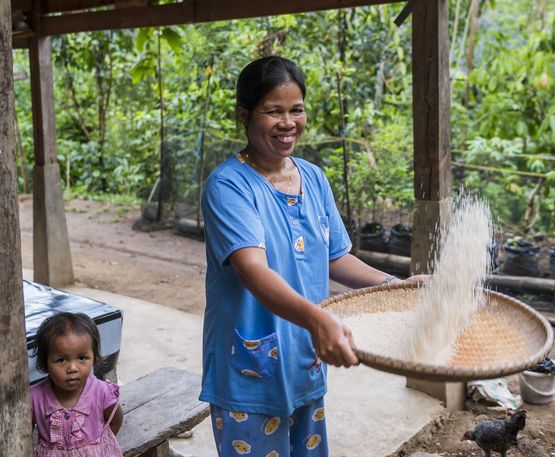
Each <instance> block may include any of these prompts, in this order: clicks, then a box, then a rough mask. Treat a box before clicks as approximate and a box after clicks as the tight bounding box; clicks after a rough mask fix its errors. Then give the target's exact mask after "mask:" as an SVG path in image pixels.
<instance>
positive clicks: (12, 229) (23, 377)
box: [0, 1, 33, 457]
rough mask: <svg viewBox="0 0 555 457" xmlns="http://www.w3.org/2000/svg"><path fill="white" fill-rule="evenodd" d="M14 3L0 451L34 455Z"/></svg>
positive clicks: (0, 304) (0, 44)
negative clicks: (19, 184) (17, 132)
mask: <svg viewBox="0 0 555 457" xmlns="http://www.w3.org/2000/svg"><path fill="white" fill-rule="evenodd" d="M11 32H12V21H11V14H10V5H9V3H8V2H4V1H0V37H1V39H0V68H2V69H3V72H2V73H3V74H2V77H1V78H0V215H1V218H0V257H1V259H2V261H1V262H0V297H2V298H1V300H0V335H2V336H1V341H2V343H1V344H0V454H1V455H3V456H4V455H5V456H22V457H30V456H31V455H32V453H33V449H32V443H31V427H30V424H31V411H30V408H29V404H28V395H29V392H28V376H29V373H28V368H27V348H26V344H25V313H24V307H23V290H22V287H21V281H22V278H21V239H20V234H19V204H18V199H17V169H16V164H15V126H14V117H13V113H14V105H13V103H14V98H13V76H12V71H11V69H12V47H11V40H10V39H9V37H10V36H11Z"/></svg>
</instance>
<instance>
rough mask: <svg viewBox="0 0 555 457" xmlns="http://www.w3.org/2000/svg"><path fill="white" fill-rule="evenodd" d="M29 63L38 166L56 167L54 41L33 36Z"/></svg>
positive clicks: (30, 44)
mask: <svg viewBox="0 0 555 457" xmlns="http://www.w3.org/2000/svg"><path fill="white" fill-rule="evenodd" d="M29 60H30V70H31V98H32V104H33V137H34V146H35V163H36V164H37V165H45V164H52V163H56V162H57V159H56V127H55V116H54V84H53V82H52V51H51V41H50V38H42V37H38V38H37V37H33V38H31V39H30V40H29Z"/></svg>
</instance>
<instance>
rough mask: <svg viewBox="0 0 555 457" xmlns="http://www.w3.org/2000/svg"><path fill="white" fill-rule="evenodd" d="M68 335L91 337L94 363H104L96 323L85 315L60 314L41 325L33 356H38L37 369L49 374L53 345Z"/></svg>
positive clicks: (47, 319) (36, 337)
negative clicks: (49, 359)
mask: <svg viewBox="0 0 555 457" xmlns="http://www.w3.org/2000/svg"><path fill="white" fill-rule="evenodd" d="M68 333H76V334H78V335H89V336H90V337H91V343H92V350H93V354H94V363H95V364H97V363H99V362H101V361H102V358H101V357H100V334H99V333H98V327H97V326H96V324H95V323H94V321H93V320H92V319H91V318H90V317H89V316H87V315H86V314H83V313H66V312H64V313H59V314H55V315H54V316H50V317H48V318H46V319H45V320H44V321H43V323H42V324H40V327H39V329H38V330H37V334H36V336H35V349H34V351H33V355H36V356H37V369H38V370H39V371H42V372H43V373H48V353H49V352H50V347H51V345H52V343H53V342H54V341H55V340H56V338H59V337H60V336H65V335H67V334H68Z"/></svg>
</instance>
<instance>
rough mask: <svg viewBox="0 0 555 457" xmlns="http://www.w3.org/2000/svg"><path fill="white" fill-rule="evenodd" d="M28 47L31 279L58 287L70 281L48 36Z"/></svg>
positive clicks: (31, 41) (36, 40)
mask: <svg viewBox="0 0 555 457" xmlns="http://www.w3.org/2000/svg"><path fill="white" fill-rule="evenodd" d="M35 20H36V18H35ZM29 46H30V48H29V58H30V68H31V98H32V102H33V136H34V152H35V168H34V171H33V179H34V188H33V271H34V279H35V281H36V282H39V283H42V284H46V285H49V286H54V287H61V286H64V285H67V284H71V283H73V266H72V263H71V250H70V246H69V236H68V233H67V223H66V218H65V211H64V199H63V192H62V188H61V178H60V167H59V165H58V160H57V154H56V126H55V122H56V121H55V115H54V85H53V82H52V53H51V42H50V38H44V37H32V38H30V39H29Z"/></svg>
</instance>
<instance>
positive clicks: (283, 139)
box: [276, 135, 295, 143]
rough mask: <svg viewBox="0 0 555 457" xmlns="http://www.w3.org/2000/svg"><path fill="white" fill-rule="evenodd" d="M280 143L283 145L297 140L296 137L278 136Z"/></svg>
mask: <svg viewBox="0 0 555 457" xmlns="http://www.w3.org/2000/svg"><path fill="white" fill-rule="evenodd" d="M276 138H277V139H278V140H279V141H281V142H283V143H292V142H293V141H294V140H295V135H291V136H278V137H276Z"/></svg>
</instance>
